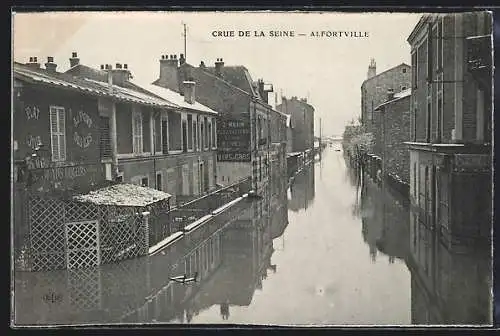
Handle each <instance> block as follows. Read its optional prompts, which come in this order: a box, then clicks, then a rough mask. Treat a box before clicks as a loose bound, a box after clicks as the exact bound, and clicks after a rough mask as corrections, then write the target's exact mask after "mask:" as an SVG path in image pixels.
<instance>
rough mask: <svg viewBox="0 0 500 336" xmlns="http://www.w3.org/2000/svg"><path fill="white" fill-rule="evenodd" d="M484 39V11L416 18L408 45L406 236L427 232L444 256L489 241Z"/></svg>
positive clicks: (487, 43) (487, 44)
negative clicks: (444, 251)
mask: <svg viewBox="0 0 500 336" xmlns="http://www.w3.org/2000/svg"><path fill="white" fill-rule="evenodd" d="M491 34H492V16H491V13H488V12H486V11H483V12H469V13H454V14H439V15H438V14H435V15H423V16H422V18H421V19H420V21H419V22H418V24H417V25H416V26H415V28H414V30H413V31H412V33H411V34H410V36H409V37H408V42H409V44H410V45H411V54H412V67H413V70H414V71H413V77H412V95H411V105H410V107H411V132H410V142H408V145H409V149H410V169H411V171H410V198H411V202H412V204H413V206H414V207H415V208H416V209H418V211H416V213H415V214H414V215H413V216H412V218H411V219H412V231H411V234H412V235H418V232H419V231H418V230H416V228H417V227H419V226H424V227H427V228H430V229H432V230H433V231H434V232H437V234H438V239H439V241H440V242H441V243H442V244H445V245H446V246H448V247H449V248H451V249H453V246H454V245H455V244H458V242H461V243H463V242H467V244H468V245H475V246H482V247H483V248H486V250H488V251H489V248H488V246H489V242H490V241H491V225H492V224H491V220H492V217H491V212H492V205H491V199H492V176H491V175H492V172H491V165H492V154H491V150H492V147H491V125H492V124H491V121H492V91H491V76H492V67H491V64H492V56H491ZM417 239H418V238H417Z"/></svg>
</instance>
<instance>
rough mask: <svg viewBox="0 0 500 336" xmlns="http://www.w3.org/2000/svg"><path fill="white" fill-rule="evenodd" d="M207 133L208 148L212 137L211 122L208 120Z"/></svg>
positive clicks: (210, 145) (210, 146)
mask: <svg viewBox="0 0 500 336" xmlns="http://www.w3.org/2000/svg"><path fill="white" fill-rule="evenodd" d="M207 135H208V141H207V143H208V148H209V149H210V148H212V138H213V135H212V123H211V121H209V122H208V132H207Z"/></svg>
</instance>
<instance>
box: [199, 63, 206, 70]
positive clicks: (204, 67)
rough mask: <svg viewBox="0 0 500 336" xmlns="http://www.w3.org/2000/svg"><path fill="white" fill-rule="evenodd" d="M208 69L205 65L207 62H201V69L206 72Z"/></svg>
mask: <svg viewBox="0 0 500 336" xmlns="http://www.w3.org/2000/svg"><path fill="white" fill-rule="evenodd" d="M206 68H207V67H206V65H205V62H203V61H201V62H200V69H203V70H205V69H206Z"/></svg>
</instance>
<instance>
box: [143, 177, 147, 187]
mask: <svg viewBox="0 0 500 336" xmlns="http://www.w3.org/2000/svg"><path fill="white" fill-rule="evenodd" d="M141 186H143V187H149V179H148V178H147V177H143V178H142V179H141Z"/></svg>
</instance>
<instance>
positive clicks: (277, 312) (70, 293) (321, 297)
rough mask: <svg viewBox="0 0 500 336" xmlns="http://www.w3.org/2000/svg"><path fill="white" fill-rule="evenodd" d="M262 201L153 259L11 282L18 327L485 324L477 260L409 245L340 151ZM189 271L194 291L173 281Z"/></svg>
mask: <svg viewBox="0 0 500 336" xmlns="http://www.w3.org/2000/svg"><path fill="white" fill-rule="evenodd" d="M273 194H274V195H273ZM269 195H270V196H267V195H265V196H264V197H263V198H262V199H258V200H250V199H245V200H243V201H241V202H240V203H238V204H237V205H235V206H233V207H232V208H231V209H230V210H228V211H226V212H224V213H222V214H220V215H218V216H217V217H216V219H215V220H213V221H212V222H209V223H208V225H205V226H203V227H201V228H199V229H197V230H195V231H194V232H193V233H190V234H189V235H187V236H186V237H184V238H183V239H181V240H179V241H177V242H175V243H173V244H172V245H170V246H168V247H167V248H165V249H164V250H163V251H162V252H160V253H158V254H156V255H153V256H149V257H144V258H139V259H134V260H128V261H124V262H121V263H118V264H110V265H104V266H101V267H100V268H99V269H95V270H74V271H60V272H46V273H28V272H26V273H17V274H16V288H15V304H16V307H15V315H16V316H15V318H16V324H21V325H24V324H90V323H197V324H213V323H225V324H233V323H236V324H267V325H268V324H280V325H297V324H299V325H310V324H313V325H325V324H336V325H338V324H355V325H360V324H361V325H373V324H383V325H387V324H390V325H401V324H403V325H408V324H425V323H435V324H445V323H486V321H487V320H489V314H490V313H489V309H490V308H489V306H490V303H489V290H490V288H489V285H488V280H487V278H488V276H489V269H488V267H487V266H488V265H489V264H488V263H487V261H486V259H485V258H482V257H480V256H474V257H472V256H469V255H468V254H464V253H462V254H460V255H459V256H456V255H454V254H452V253H451V252H449V251H445V250H444V248H443V247H440V245H439V243H437V242H434V243H429V242H430V241H432V239H427V240H424V243H422V244H420V241H416V240H415V238H414V236H412V235H411V234H410V233H411V232H413V231H412V230H413V229H412V228H411V225H413V224H412V223H410V217H411V216H410V210H409V207H408V206H404V205H403V202H402V201H401V200H398V197H397V196H396V195H393V194H391V193H390V192H389V191H387V190H385V188H384V187H379V186H378V185H376V184H375V183H373V182H371V181H370V180H368V179H367V178H365V179H364V181H363V183H361V181H358V180H357V179H356V178H355V174H354V173H353V172H352V171H350V170H349V169H348V168H347V167H346V164H345V161H344V158H343V155H342V152H339V151H334V150H333V149H331V148H327V149H326V150H325V152H324V153H323V155H322V159H321V161H317V162H314V163H312V164H311V165H310V166H308V167H306V168H304V170H303V171H301V172H299V173H298V174H297V175H296V176H295V178H294V180H293V182H292V183H291V185H290V187H289V188H288V189H287V187H286V181H278V182H273V183H272V186H271V187H270V190H269ZM411 237H413V238H412V239H413V240H412V239H411ZM419 237H420V236H419ZM417 246H418V251H419V252H418V253H416V255H425V257H424V259H425V258H427V259H425V260H427V261H428V263H427V264H425V265H424V268H425V271H424V272H421V271H420V269H421V268H422V267H421V266H420V265H421V263H420V262H416V261H414V260H413V259H412V258H411V257H410V254H412V253H411V251H414V250H415V249H416V247H417ZM417 259H418V258H417ZM411 260H413V261H411ZM418 260H421V259H418ZM432 260H436V262H432ZM437 260H439V262H438V261H437ZM443 260H446V261H443ZM429 265H430V266H429ZM429 270H430V271H429ZM196 272H197V273H198V281H197V282H189V283H179V282H176V281H172V280H171V279H170V278H171V277H175V276H180V275H183V274H187V275H188V276H192V275H193V274H195V273H196ZM426 272H427V273H426ZM422 274H424V275H422ZM454 279H461V281H460V282H457V281H454ZM449 298H453V299H449Z"/></svg>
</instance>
